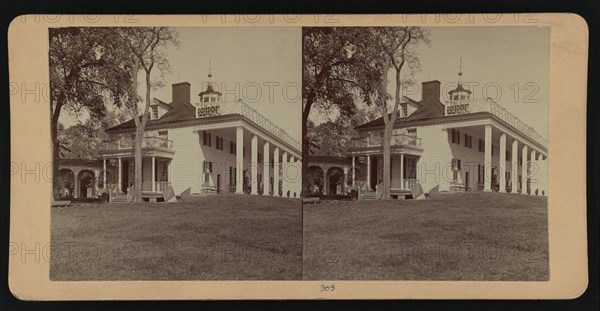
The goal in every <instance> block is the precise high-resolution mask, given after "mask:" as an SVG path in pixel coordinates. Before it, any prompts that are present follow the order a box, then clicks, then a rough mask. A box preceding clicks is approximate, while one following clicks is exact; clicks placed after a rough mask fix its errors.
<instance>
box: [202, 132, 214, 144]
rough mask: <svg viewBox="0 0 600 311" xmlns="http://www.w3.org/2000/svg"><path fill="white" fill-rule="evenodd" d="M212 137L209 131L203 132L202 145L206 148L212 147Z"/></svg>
mask: <svg viewBox="0 0 600 311" xmlns="http://www.w3.org/2000/svg"><path fill="white" fill-rule="evenodd" d="M211 141H212V137H211V134H210V133H209V132H207V131H203V132H202V144H203V145H205V146H209V147H210V146H211Z"/></svg>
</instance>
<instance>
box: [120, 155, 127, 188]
mask: <svg viewBox="0 0 600 311" xmlns="http://www.w3.org/2000/svg"><path fill="white" fill-rule="evenodd" d="M121 174H123V176H122V178H121V192H125V191H127V188H128V187H129V160H122V161H121Z"/></svg>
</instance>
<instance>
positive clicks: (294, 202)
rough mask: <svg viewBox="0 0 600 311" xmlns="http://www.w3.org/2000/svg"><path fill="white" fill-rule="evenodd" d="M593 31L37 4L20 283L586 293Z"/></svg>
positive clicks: (11, 224)
mask: <svg viewBox="0 0 600 311" xmlns="http://www.w3.org/2000/svg"><path fill="white" fill-rule="evenodd" d="M588 35H589V30H588V25H587V23H586V20H585V19H584V18H582V17H581V16H578V15H576V14H571V13H539V14H504V13H503V14H491V13H490V14H476V13H473V14H394V13H390V14H358V15H352V14H331V15H322V14H312V15H311V14H298V15H290V14H279V15H278V14H266V15H261V14H255V15H245V14H205V15H194V13H193V12H189V13H187V14H183V15H169V14H164V13H157V14H155V15H103V14H99V15H87V14H83V15H81V14H80V15H73V14H66V15H37V14H34V15H22V16H18V17H16V18H15V19H13V21H12V22H11V23H10V25H9V28H8V45H9V46H8V47H9V49H8V51H9V53H8V59H9V60H10V62H8V65H9V68H8V69H9V70H8V72H9V73H10V76H9V77H10V84H9V87H10V94H9V97H10V106H9V107H8V108H10V109H8V110H9V111H8V112H7V113H6V116H10V124H6V126H9V127H10V128H9V130H10V131H8V133H9V135H10V140H7V142H8V143H10V161H11V163H10V184H7V186H8V188H7V191H9V192H10V196H7V199H9V200H10V209H7V210H6V212H7V217H5V218H3V219H5V220H6V223H8V226H7V227H6V229H8V230H7V231H9V233H10V235H9V236H8V238H9V240H8V244H7V246H8V253H9V254H8V283H9V284H8V286H7V288H8V291H9V293H8V296H10V295H12V296H13V297H15V298H14V299H15V300H23V301H86V300H98V301H115V300H140V301H141V300H152V301H161V300H165V301H167V300H169V301H171V300H185V301H191V300H203V301H217V300H235V301H241V300H262V299H266V300H288V299H289V300H291V301H297V300H304V299H306V300H353V301H359V300H402V299H409V300H410V299H418V300H421V299H424V300H427V299H436V300H437V299H452V300H463V299H464V300H482V299H483V300H493V299H510V300H523V301H531V300H532V299H533V300H544V299H552V300H556V299H573V298H576V297H578V296H580V295H582V293H585V292H586V290H587V291H588V292H589V290H588V289H589V286H590V285H589V284H591V280H592V279H591V278H590V277H589V273H590V272H593V271H592V270H590V269H589V263H590V258H589V257H588V255H589V251H590V250H591V249H590V247H589V245H593V244H594V243H590V242H589V240H588V237H589V236H590V235H589V230H590V226H589V221H590V218H589V217H590V216H589V206H588V204H589V203H588V200H589V193H588V192H587V188H586V185H587V183H588V182H589V181H590V180H589V176H588V175H589V174H588V175H586V167H587V166H588V165H589V161H588V160H587V159H590V157H589V156H590V154H589V150H588V151H586V150H587V149H586V148H587V147H586V146H589V144H588V143H586V139H587V138H589V137H590V136H589V135H588V134H586V133H587V127H586V124H587V123H586V122H588V121H589V120H588V121H586V120H587V119H589V116H590V115H591V114H590V112H589V111H588V110H587V106H586V105H588V101H587V99H588V98H589V94H588V88H589V86H588V84H589V82H588V80H587V79H588V74H589V72H588V66H589V65H588V57H589V55H588V45H589V37H588ZM48 116H50V118H48ZM586 137H587V138H586ZM592 158H593V157H592ZM565 177H568V178H565ZM8 296H7V297H8Z"/></svg>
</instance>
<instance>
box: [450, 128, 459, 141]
mask: <svg viewBox="0 0 600 311" xmlns="http://www.w3.org/2000/svg"><path fill="white" fill-rule="evenodd" d="M452 142H453V143H455V144H459V145H460V132H459V131H458V130H455V129H452Z"/></svg>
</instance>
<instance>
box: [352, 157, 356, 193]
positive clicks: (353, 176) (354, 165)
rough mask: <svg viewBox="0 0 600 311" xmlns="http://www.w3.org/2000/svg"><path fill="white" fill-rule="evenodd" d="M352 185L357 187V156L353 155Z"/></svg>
mask: <svg viewBox="0 0 600 311" xmlns="http://www.w3.org/2000/svg"><path fill="white" fill-rule="evenodd" d="M352 187H356V157H354V156H353V157H352Z"/></svg>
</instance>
